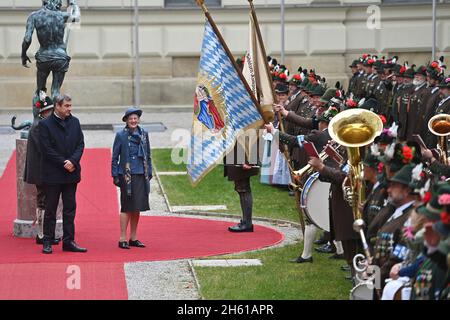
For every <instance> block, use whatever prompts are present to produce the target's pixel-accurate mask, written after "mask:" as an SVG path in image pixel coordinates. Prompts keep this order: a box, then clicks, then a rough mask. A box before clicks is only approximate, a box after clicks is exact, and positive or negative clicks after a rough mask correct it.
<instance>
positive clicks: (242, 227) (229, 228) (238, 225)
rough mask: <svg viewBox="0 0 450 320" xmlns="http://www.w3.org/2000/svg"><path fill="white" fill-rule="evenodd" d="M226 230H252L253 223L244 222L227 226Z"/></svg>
mask: <svg viewBox="0 0 450 320" xmlns="http://www.w3.org/2000/svg"><path fill="white" fill-rule="evenodd" d="M228 231H230V232H253V225H251V226H247V225H245V224H240V223H239V224H237V225H235V226H232V227H228Z"/></svg>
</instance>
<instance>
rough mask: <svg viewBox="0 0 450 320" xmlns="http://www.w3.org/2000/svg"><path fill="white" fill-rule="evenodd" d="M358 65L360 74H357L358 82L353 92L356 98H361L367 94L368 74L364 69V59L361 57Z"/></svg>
mask: <svg viewBox="0 0 450 320" xmlns="http://www.w3.org/2000/svg"><path fill="white" fill-rule="evenodd" d="M356 66H357V68H358V74H357V76H356V84H355V89H354V92H353V94H354V97H355V99H356V100H360V99H362V98H364V97H365V96H366V91H365V86H366V74H365V71H364V59H363V58H360V59H359V60H358V63H357V64H356Z"/></svg>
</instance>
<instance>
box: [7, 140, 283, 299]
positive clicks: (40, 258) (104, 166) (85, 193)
mask: <svg viewBox="0 0 450 320" xmlns="http://www.w3.org/2000/svg"><path fill="white" fill-rule="evenodd" d="M110 161H111V151H110V149H87V150H85V154H84V155H83V160H82V164H81V165H82V182H81V183H80V184H79V187H78V192H77V216H76V220H75V223H76V241H77V242H78V243H79V244H80V245H82V246H84V247H86V248H88V253H86V254H76V253H67V252H62V250H61V246H54V247H53V254H52V255H43V254H42V253H41V249H42V248H41V246H37V245H35V244H34V239H20V238H16V237H14V236H13V234H12V230H13V221H14V219H15V217H16V206H17V200H16V199H17V198H16V183H15V175H16V173H15V171H16V168H15V167H16V166H15V153H14V154H13V155H12V157H11V159H10V161H9V163H8V166H7V168H6V170H5V172H4V174H3V176H2V177H1V178H0V190H1V192H2V196H1V197H0V252H1V255H0V266H1V264H6V265H3V266H1V269H0V284H2V285H1V286H0V288H1V289H0V294H11V296H13V292H14V290H12V289H11V290H9V291H11V292H8V293H5V292H4V291H5V290H4V288H10V287H11V285H13V284H14V281H16V280H15V279H14V278H16V277H15V276H14V277H12V276H11V273H12V274H15V273H16V274H17V275H19V274H21V272H25V273H26V274H32V273H33V272H32V270H35V269H36V268H39V270H40V271H39V272H41V271H42V272H43V274H48V277H49V279H50V278H51V277H52V272H51V270H53V269H52V268H59V269H58V270H62V269H64V270H65V268H66V266H67V265H66V264H61V263H77V264H79V263H83V262H116V263H119V262H121V263H123V262H133V261H158V260H174V259H183V258H193V257H204V256H211V255H218V254H226V253H233V252H240V251H248V250H254V249H258V248H262V247H266V246H271V245H274V244H276V243H279V242H281V241H282V240H283V235H282V234H281V233H279V232H277V231H275V230H274V229H271V228H266V227H263V226H255V232H253V233H243V234H232V233H230V232H228V231H227V227H228V226H230V225H232V223H229V222H223V221H211V220H204V219H192V218H180V217H141V220H140V222H139V230H138V235H139V239H140V240H141V241H142V242H144V243H145V244H147V248H144V249H141V248H132V249H131V250H121V249H119V248H118V247H117V241H118V236H119V216H118V214H119V204H118V197H117V191H116V188H115V186H114V185H113V184H112V181H111V180H112V179H111V177H110ZM150 205H151V202H150ZM15 263H33V264H32V265H28V266H20V267H19V266H17V265H16V266H10V265H8V264H15ZM34 263H42V264H39V265H37V264H34ZM38 266H39V267H38ZM102 266H105V267H108V268H110V269H111V270H113V269H114V268H115V264H93V265H92V266H91V267H90V269H89V270H88V271H87V277H89V276H90V275H91V276H92V278H93V279H96V278H97V276H98V274H97V273H99V272H97V271H96V270H100V269H102ZM21 268H22V269H21ZM47 269H48V270H49V271H48V272H46V271H45V270H47ZM122 269H123V268H122ZM122 269H121V271H120V272H121V273H122V275H118V278H120V279H122V280H123V281H122V280H121V281H122V282H124V279H123V270H122ZM1 271H3V272H1ZM111 272H112V271H111ZM63 277H64V279H66V278H67V274H65V273H64V274H63ZM8 278H9V280H8ZM27 278H28V277H27ZM88 279H89V278H88ZM99 279H100V278H99ZM100 280H101V279H100ZM100 280H95V281H93V282H95V283H97V284H98V283H101V282H98V281H100ZM8 281H11V283H10V284H8ZM21 281H24V284H25V282H26V279H22V280H21ZM52 281H53V280H52ZM58 281H59V280H58ZM112 285H113V284H112ZM19 287H20V286H19ZM106 289H107V287H106ZM106 289H105V290H104V293H108V292H111V294H110V295H106V296H105V295H103V293H101V292H100V293H99V294H98V295H97V298H98V299H110V298H109V297H111V298H112V299H114V298H115V297H119V298H120V294H116V293H115V292H114V290H109V289H108V290H106ZM125 289H126V288H125ZM50 291H51V290H49V292H50ZM87 291H88V290H87ZM87 291H85V292H87ZM57 292H58V290H56V291H55V294H56V293H57ZM89 292H90V291H89ZM49 294H51V292H50V293H49ZM32 296H33V295H32ZM69 296H70V293H66V294H65V295H62V296H61V299H65V298H66V297H69ZM95 296H96V295H95V294H92V295H91V297H95ZM1 297H3V296H2V295H0V298H1ZM33 297H34V298H40V296H39V297H36V295H34V296H33ZM52 297H54V296H53V295H52ZM83 297H85V298H86V297H87V295H86V294H85V295H84V296H83ZM19 298H20V296H19ZM23 298H26V293H24V296H23ZM87 299H90V298H89V297H88V298H87Z"/></svg>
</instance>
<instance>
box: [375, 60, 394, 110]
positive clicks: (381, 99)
mask: <svg viewBox="0 0 450 320" xmlns="http://www.w3.org/2000/svg"><path fill="white" fill-rule="evenodd" d="M374 68H375V70H376V73H377V75H378V77H379V80H378V78H375V79H373V81H374V83H375V85H374V89H373V92H372V97H373V98H375V99H376V100H377V101H378V104H379V114H383V115H385V116H387V115H388V107H387V106H388V100H389V95H390V92H389V89H388V88H387V86H386V84H387V83H388V82H389V81H387V80H386V75H385V74H384V64H383V62H382V61H380V62H378V61H377V62H376V63H375V67H374Z"/></svg>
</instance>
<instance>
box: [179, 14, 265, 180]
mask: <svg viewBox="0 0 450 320" xmlns="http://www.w3.org/2000/svg"><path fill="white" fill-rule="evenodd" d="M262 123H263V121H262V118H261V115H260V113H259V111H258V109H257V107H256V106H255V104H254V103H253V100H252V98H251V97H250V94H249V93H248V91H247V90H246V88H245V85H244V83H243V82H242V80H241V78H240V77H239V74H238V72H237V71H236V69H235V68H234V66H233V63H232V61H231V60H230V59H229V58H228V56H227V54H226V51H225V49H224V47H223V46H222V44H221V42H220V40H219V38H218V36H217V35H216V33H215V32H214V29H213V28H212V27H211V25H210V23H209V22H206V25H205V32H204V37H203V44H202V51H201V57H200V66H199V72H198V84H197V88H196V90H195V99H194V115H193V120H192V130H191V141H190V145H189V148H188V164H187V172H188V176H189V178H190V180H191V183H192V184H193V185H196V184H197V183H198V182H200V180H201V179H202V178H203V177H204V176H205V175H206V174H207V173H208V172H209V171H211V170H212V169H213V168H214V167H215V166H216V165H217V164H219V163H221V161H222V159H223V156H224V155H225V154H226V153H227V152H229V151H230V150H231V149H232V148H233V147H234V144H235V141H236V138H237V137H238V135H240V134H242V131H243V130H244V131H245V130H247V129H250V128H255V129H257V128H258V127H260V126H261V125H262Z"/></svg>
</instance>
